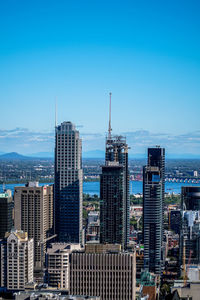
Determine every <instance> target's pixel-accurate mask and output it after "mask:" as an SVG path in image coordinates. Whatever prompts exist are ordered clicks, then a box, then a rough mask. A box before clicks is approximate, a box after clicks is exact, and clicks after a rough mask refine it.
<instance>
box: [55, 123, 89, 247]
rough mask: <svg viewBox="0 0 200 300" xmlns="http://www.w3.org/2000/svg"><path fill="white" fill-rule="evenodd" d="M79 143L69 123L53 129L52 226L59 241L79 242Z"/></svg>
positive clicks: (80, 230)
mask: <svg viewBox="0 0 200 300" xmlns="http://www.w3.org/2000/svg"><path fill="white" fill-rule="evenodd" d="M82 177H83V172H82V143H81V139H80V137H79V132H78V131H77V130H76V128H75V125H74V124H72V123H71V122H63V123H62V124H61V125H59V126H57V127H56V143H55V225H56V233H57V235H58V240H59V241H60V242H71V243H82V197H83V195H82V194H83V192H82V189H83V188H82V185H83V183H82Z"/></svg>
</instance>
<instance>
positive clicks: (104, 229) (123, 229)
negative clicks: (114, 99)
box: [100, 102, 130, 248]
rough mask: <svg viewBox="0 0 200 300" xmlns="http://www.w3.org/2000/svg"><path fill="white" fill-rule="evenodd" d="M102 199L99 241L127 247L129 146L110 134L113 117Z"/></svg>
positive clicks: (102, 179)
mask: <svg viewBox="0 0 200 300" xmlns="http://www.w3.org/2000/svg"><path fill="white" fill-rule="evenodd" d="M110 103H111V102H110ZM110 105H111V104H110ZM110 111H111V108H110ZM100 199H101V202H100V242H101V243H120V244H122V245H123V247H124V248H126V246H127V244H128V243H129V230H130V229H129V228H130V217H129V209H130V198H129V171H128V145H127V143H126V139H125V138H124V137H122V136H112V135H111V117H110V119H109V129H108V136H107V138H106V157H105V165H104V166H102V174H101V176H100Z"/></svg>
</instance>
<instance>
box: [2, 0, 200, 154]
mask: <svg viewBox="0 0 200 300" xmlns="http://www.w3.org/2000/svg"><path fill="white" fill-rule="evenodd" d="M199 14H200V2H199V1H184V0H182V1H181V0H180V1H179V0H177V1H171V0H169V1H162V0H159V1H151V0H148V1H142V0H141V1H133V0H132V1H96V0H91V1H87V0H86V1H51V0H48V1H45V0H44V1H37V0H34V1H19V0H7V1H1V2H0V101H1V118H0V151H3V152H9V151H18V152H20V153H24V154H25V153H33V152H40V151H45V152H51V151H52V150H53V145H54V139H53V127H54V122H55V121H54V110H55V98H56V97H57V99H58V100H57V102H58V122H62V121H64V120H66V121H67V120H70V121H72V122H74V123H75V124H77V125H79V126H80V127H79V129H80V132H81V135H82V137H83V149H84V151H88V150H94V149H103V148H104V136H105V132H106V130H107V124H108V100H109V97H108V94H109V92H110V91H112V94H113V97H112V127H113V132H114V133H116V134H118V133H120V134H121V133H124V134H125V135H126V136H127V140H128V143H129V144H130V146H131V148H132V150H131V151H132V152H133V153H141V152H143V151H145V148H146V147H148V146H152V145H154V144H161V145H162V146H163V147H166V149H167V151H168V152H170V153H180V151H182V152H183V153H184V152H185V153H191V154H199V148H200V147H199V146H200V128H199V127H200V126H199V124H200V122H199V112H200V35H199V28H200V18H199ZM144 133H145V134H144Z"/></svg>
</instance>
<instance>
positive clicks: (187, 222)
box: [180, 186, 200, 264]
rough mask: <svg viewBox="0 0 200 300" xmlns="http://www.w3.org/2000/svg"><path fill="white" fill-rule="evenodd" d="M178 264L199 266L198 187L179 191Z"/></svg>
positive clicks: (199, 188)
mask: <svg viewBox="0 0 200 300" xmlns="http://www.w3.org/2000/svg"><path fill="white" fill-rule="evenodd" d="M181 209H182V211H181V213H182V219H181V232H180V264H183V258H184V257H185V262H186V264H188V262H189V261H190V263H191V264H200V225H199V224H200V212H199V211H200V187H199V186H186V187H185V186H184V187H182V189H181Z"/></svg>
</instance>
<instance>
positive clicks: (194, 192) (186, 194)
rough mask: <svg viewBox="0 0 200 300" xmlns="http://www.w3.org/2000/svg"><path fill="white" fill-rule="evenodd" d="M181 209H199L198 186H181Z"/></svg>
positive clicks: (199, 194)
mask: <svg viewBox="0 0 200 300" xmlns="http://www.w3.org/2000/svg"><path fill="white" fill-rule="evenodd" d="M181 207H182V210H194V211H195V210H196V211H198V210H200V187H199V186H182V188H181Z"/></svg>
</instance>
